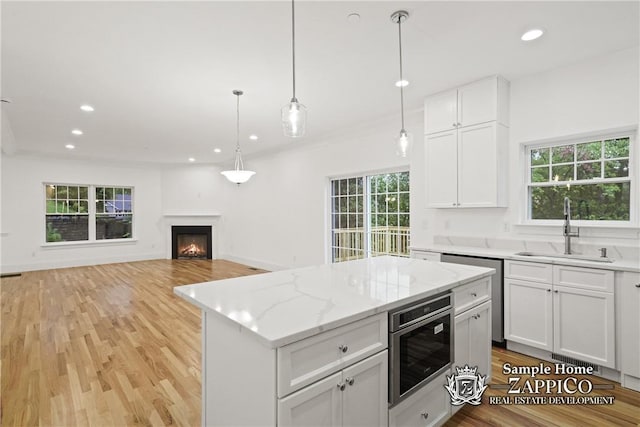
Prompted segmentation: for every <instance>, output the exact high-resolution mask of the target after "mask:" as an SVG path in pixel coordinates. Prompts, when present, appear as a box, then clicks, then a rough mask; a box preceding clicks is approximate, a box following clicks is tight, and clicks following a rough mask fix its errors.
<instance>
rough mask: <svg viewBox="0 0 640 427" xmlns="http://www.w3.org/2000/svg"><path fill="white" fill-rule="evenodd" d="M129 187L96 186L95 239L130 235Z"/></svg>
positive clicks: (131, 214) (131, 218) (124, 237)
mask: <svg viewBox="0 0 640 427" xmlns="http://www.w3.org/2000/svg"><path fill="white" fill-rule="evenodd" d="M132 220H133V212H132V210H131V188H126V187H96V240H104V239H126V238H129V237H131V221H132Z"/></svg>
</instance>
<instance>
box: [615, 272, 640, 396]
mask: <svg viewBox="0 0 640 427" xmlns="http://www.w3.org/2000/svg"><path fill="white" fill-rule="evenodd" d="M616 281H617V282H619V283H618V284H617V286H616V292H620V299H619V301H620V310H621V313H620V321H621V324H620V353H621V354H620V372H621V374H622V381H621V382H622V385H623V386H625V387H629V388H633V389H634V390H638V391H640V274H638V273H632V272H628V271H624V272H619V273H616Z"/></svg>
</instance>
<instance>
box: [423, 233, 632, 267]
mask: <svg viewBox="0 0 640 427" xmlns="http://www.w3.org/2000/svg"><path fill="white" fill-rule="evenodd" d="M433 243H434V244H436V245H445V246H463V247H473V248H490V249H497V250H509V251H514V252H520V251H529V252H552V253H557V254H562V253H564V241H562V240H557V241H543V240H524V239H500V238H487V237H473V236H434V237H433ZM571 247H572V251H573V252H574V253H576V254H581V255H586V256H600V248H602V247H606V248H607V256H609V258H612V259H617V260H625V261H636V262H637V261H638V260H639V259H640V248H638V247H635V246H623V245H610V244H604V245H603V244H587V243H580V242H578V241H577V240H576V239H574V240H573V241H572V242H571Z"/></svg>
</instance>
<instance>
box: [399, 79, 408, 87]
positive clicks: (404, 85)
mask: <svg viewBox="0 0 640 427" xmlns="http://www.w3.org/2000/svg"><path fill="white" fill-rule="evenodd" d="M406 86H409V80H398V81H397V82H396V87H406Z"/></svg>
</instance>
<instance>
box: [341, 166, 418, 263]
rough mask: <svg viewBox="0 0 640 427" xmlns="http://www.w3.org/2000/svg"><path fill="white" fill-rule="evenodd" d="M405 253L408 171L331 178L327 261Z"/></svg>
mask: <svg viewBox="0 0 640 427" xmlns="http://www.w3.org/2000/svg"><path fill="white" fill-rule="evenodd" d="M377 255H399V256H409V172H398V173H388V174H380V175H372V176H359V177H353V178H344V179H334V180H332V181H331V260H332V261H333V262H340V261H348V260H352V259H359V258H365V257H371V256H377Z"/></svg>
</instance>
